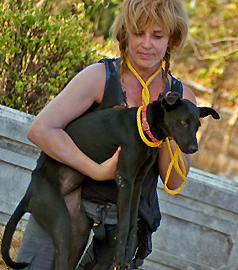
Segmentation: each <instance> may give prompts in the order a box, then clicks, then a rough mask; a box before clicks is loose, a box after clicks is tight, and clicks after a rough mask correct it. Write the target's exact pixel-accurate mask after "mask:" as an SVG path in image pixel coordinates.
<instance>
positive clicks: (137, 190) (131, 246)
mask: <svg viewBox="0 0 238 270" xmlns="http://www.w3.org/2000/svg"><path fill="white" fill-rule="evenodd" d="M156 156H157V155H156ZM156 156H155V155H154V156H153V155H150V156H149V158H148V159H147V160H146V162H145V163H144V165H143V166H142V167H141V169H140V171H139V173H138V175H137V176H136V180H135V183H134V190H133V194H132V201H131V209H130V210H131V214H130V216H131V220H130V231H129V237H128V241H127V243H128V244H127V246H128V249H127V252H126V261H127V262H130V261H131V260H132V258H133V256H134V254H135V250H136V243H137V218H138V210H139V202H140V195H141V188H142V183H143V180H144V178H145V176H146V175H147V173H148V171H149V170H150V168H151V166H152V165H153V163H154V161H155V157H156ZM138 163H139V162H137V163H136V164H138Z"/></svg>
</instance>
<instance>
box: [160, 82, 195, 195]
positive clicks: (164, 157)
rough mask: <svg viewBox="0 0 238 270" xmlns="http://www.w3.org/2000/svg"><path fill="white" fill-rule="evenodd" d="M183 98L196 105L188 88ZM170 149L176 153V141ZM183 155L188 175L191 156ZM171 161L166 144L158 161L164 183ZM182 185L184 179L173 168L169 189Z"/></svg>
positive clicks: (193, 96) (184, 87)
mask: <svg viewBox="0 0 238 270" xmlns="http://www.w3.org/2000/svg"><path fill="white" fill-rule="evenodd" d="M183 98H184V99H188V100H190V101H191V102H193V103H194V104H196V98H195V95H194V94H193V92H192V91H191V90H190V89H189V88H187V87H186V86H183ZM170 147H171V150H172V152H173V153H174V151H175V148H176V143H175V142H174V141H170ZM181 154H182V158H183V161H184V165H185V168H186V175H187V174H188V171H189V168H190V164H191V155H190V154H185V153H183V152H181ZM170 161H171V159H170V157H169V153H168V150H167V146H166V144H165V143H163V144H162V147H161V148H160V150H159V160H158V162H159V172H160V177H161V179H162V181H163V182H164V181H165V177H166V173H167V169H168V166H169V163H170ZM180 168H181V167H180ZM182 183H183V179H182V178H181V177H180V176H179V175H178V174H177V172H176V171H175V169H174V168H173V169H172V170H171V174H170V177H169V180H168V184H167V186H168V188H169V189H171V190H173V189H177V188H179V187H180V186H181V185H182Z"/></svg>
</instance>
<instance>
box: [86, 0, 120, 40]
mask: <svg viewBox="0 0 238 270" xmlns="http://www.w3.org/2000/svg"><path fill="white" fill-rule="evenodd" d="M83 2H84V3H85V7H86V11H87V15H88V16H89V18H90V21H91V22H92V23H93V31H94V35H95V36H96V37H98V36H101V35H103V36H104V38H105V39H107V38H108V37H109V29H110V27H111V25H112V23H113V21H114V18H115V16H116V15H117V13H118V12H119V6H120V3H121V2H122V1H120V0H113V1H109V0H91V1H86V0H83Z"/></svg>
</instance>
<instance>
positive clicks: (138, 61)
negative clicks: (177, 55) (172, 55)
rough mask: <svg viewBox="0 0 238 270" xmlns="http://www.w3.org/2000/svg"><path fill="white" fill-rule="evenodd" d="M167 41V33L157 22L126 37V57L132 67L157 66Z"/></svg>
mask: <svg viewBox="0 0 238 270" xmlns="http://www.w3.org/2000/svg"><path fill="white" fill-rule="evenodd" d="M168 43H169V35H168V33H167V32H166V31H165V30H164V29H163V27H162V26H161V25H159V24H158V23H154V24H151V25H150V26H148V27H146V28H145V29H143V30H141V31H139V32H136V33H133V34H131V35H129V37H128V58H129V61H130V63H131V64H132V65H133V67H134V68H139V69H140V68H141V69H144V68H147V69H148V68H153V67H154V68H158V67H159V65H160V62H161V60H162V59H163V57H164V55H165V52H166V50H167V47H168Z"/></svg>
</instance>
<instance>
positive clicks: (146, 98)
mask: <svg viewBox="0 0 238 270" xmlns="http://www.w3.org/2000/svg"><path fill="white" fill-rule="evenodd" d="M126 64H127V66H128V68H129V69H130V70H131V71H132V73H133V74H134V75H135V76H136V78H137V79H138V81H139V82H140V83H141V85H142V86H143V90H142V104H143V105H148V104H149V102H150V94H149V90H148V86H149V84H150V83H151V82H152V81H153V79H154V78H155V77H156V76H157V75H158V74H159V72H160V70H161V65H160V67H159V69H158V70H157V71H156V72H155V73H154V74H153V75H152V76H151V77H150V78H149V79H148V80H147V81H146V83H145V82H144V81H143V79H142V78H141V77H140V75H139V74H138V73H137V72H136V71H135V69H134V68H133V67H132V66H131V64H130V62H129V60H128V58H126ZM142 107H143V106H141V107H139V108H138V111H137V126H138V131H139V134H140V137H141V139H142V141H143V142H144V143H145V144H146V145H148V146H149V147H158V145H160V144H162V141H159V143H158V145H157V144H155V143H154V142H151V141H149V140H147V138H146V137H145V135H144V132H143V129H142V125H141V119H140V115H141V109H142ZM165 142H166V145H167V148H168V152H169V156H170V159H171V162H170V164H169V167H168V170H167V173H166V177H165V181H164V189H165V190H166V192H168V193H169V194H172V195H175V194H178V193H179V192H180V191H181V190H182V189H183V188H184V186H185V185H186V168H185V165H184V161H183V158H182V155H181V151H180V149H179V146H178V145H176V149H175V152H174V155H173V153H172V150H171V147H170V143H169V138H166V139H165ZM178 160H180V163H181V166H182V171H181V169H180V167H179V164H178ZM173 167H174V168H175V170H176V172H177V173H178V175H179V176H180V177H181V178H182V179H183V181H184V182H183V184H182V185H181V186H180V187H179V188H178V189H176V190H170V189H169V188H168V187H167V184H168V180H169V176H170V173H171V170H172V168H173ZM114 270H116V267H115V268H114Z"/></svg>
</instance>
